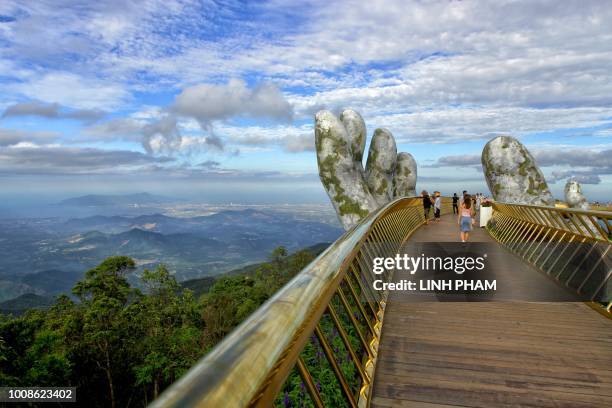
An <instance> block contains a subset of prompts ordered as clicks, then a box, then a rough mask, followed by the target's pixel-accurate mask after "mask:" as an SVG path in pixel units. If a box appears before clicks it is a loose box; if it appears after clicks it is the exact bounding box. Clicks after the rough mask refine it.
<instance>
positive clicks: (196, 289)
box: [181, 242, 330, 296]
mask: <svg viewBox="0 0 612 408" xmlns="http://www.w3.org/2000/svg"><path fill="white" fill-rule="evenodd" d="M329 245H330V244H329V243H326V242H322V243H319V244H315V245H312V246H309V247H308V248H304V249H305V250H307V251H310V252H311V253H312V254H313V255H315V256H317V255H319V254H320V253H321V252H323V251H325V249H327V247H328V246H329ZM294 255H295V254H291V255H289V257H288V260H289V262H291V259H292V257H293V256H294ZM264 264H265V262H260V263H255V264H251V265H247V266H243V267H242V268H237V269H233V270H231V271H229V272H226V273H224V274H221V275H217V276H206V277H204V278H198V279H189V280H186V281H183V282H181V286H182V287H183V288H185V289H190V290H192V291H193V293H194V294H195V295H196V296H200V295H202V294H204V293H206V292H208V291H209V290H210V288H211V287H212V286H213V285H214V284H215V282H216V281H217V279H219V278H220V277H222V276H227V275H249V274H254V273H255V271H257V269H259V267H260V266H262V265H264Z"/></svg>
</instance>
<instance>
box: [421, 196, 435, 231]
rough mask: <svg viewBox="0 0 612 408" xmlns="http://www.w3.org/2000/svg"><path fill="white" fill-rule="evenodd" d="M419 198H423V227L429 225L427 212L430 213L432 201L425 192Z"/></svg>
mask: <svg viewBox="0 0 612 408" xmlns="http://www.w3.org/2000/svg"><path fill="white" fill-rule="evenodd" d="M421 197H423V214H425V225H428V224H429V212H430V211H431V205H432V204H433V201H432V200H431V197H430V196H429V193H428V192H427V191H425V190H423V191H422V192H421Z"/></svg>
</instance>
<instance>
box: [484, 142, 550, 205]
mask: <svg viewBox="0 0 612 408" xmlns="http://www.w3.org/2000/svg"><path fill="white" fill-rule="evenodd" d="M481 159H482V168H483V170H484V173H485V178H486V180H487V184H488V186H489V190H491V193H492V194H493V198H494V199H495V200H496V201H501V202H506V203H515V204H532V205H544V206H554V205H555V200H554V198H553V196H552V194H551V193H550V190H549V189H548V184H546V180H545V179H544V175H543V174H542V172H541V171H540V169H539V168H538V166H537V165H536V163H535V160H534V158H533V156H532V155H531V154H530V153H529V151H528V150H527V148H526V147H525V146H523V144H522V143H521V142H519V141H518V140H516V139H515V138H513V137H511V136H498V137H496V138H494V139H492V140H490V141H489V142H488V143H487V144H486V145H485V147H484V149H483V151H482V158H481Z"/></svg>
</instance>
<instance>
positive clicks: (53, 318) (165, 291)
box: [0, 247, 320, 407]
mask: <svg viewBox="0 0 612 408" xmlns="http://www.w3.org/2000/svg"><path fill="white" fill-rule="evenodd" d="M319 248H320V247H318V248H317V250H318V249H319ZM315 256H316V254H315V253H314V252H313V250H310V249H306V250H302V251H298V252H296V253H294V254H292V255H288V254H287V251H286V249H285V248H284V247H278V248H276V249H275V250H274V251H273V253H272V254H271V256H270V259H269V262H265V263H262V264H259V265H258V266H257V267H256V268H254V269H253V268H251V269H247V270H245V272H244V273H238V274H236V275H227V276H224V277H221V278H219V279H218V280H216V281H215V282H214V283H213V284H212V286H210V288H209V290H208V291H206V292H205V293H204V294H202V295H201V296H199V297H196V296H195V295H194V293H193V291H192V290H190V289H186V288H184V287H182V286H181V285H179V284H178V283H177V281H176V280H175V278H174V277H173V276H172V275H171V274H170V273H169V272H168V270H167V269H166V267H164V266H163V265H162V266H159V267H158V268H157V269H155V270H146V271H145V272H144V273H143V275H142V283H143V287H144V288H145V289H144V290H140V289H136V288H133V287H131V286H130V284H129V282H128V280H127V275H128V274H129V273H130V272H131V271H133V270H134V269H135V267H136V265H135V262H134V260H132V259H131V258H129V257H125V256H116V257H111V258H108V259H106V260H105V261H104V262H102V263H101V264H100V265H98V266H97V267H95V268H93V269H91V270H89V271H87V272H86V274H85V276H84V277H83V279H82V280H80V281H79V282H78V283H77V284H76V285H75V286H74V288H73V289H72V293H73V295H74V299H73V298H70V297H68V296H64V295H62V296H60V297H58V298H57V299H56V301H55V303H54V304H53V305H52V306H51V307H50V308H49V309H47V310H30V311H28V312H27V313H25V314H24V315H22V316H19V317H12V316H8V317H7V316H4V317H0V319H1V320H0V383H1V384H2V385H8V386H34V385H36V386H76V387H77V400H78V402H79V405H81V406H110V407H128V406H131V407H140V406H146V405H147V404H148V403H149V402H151V401H152V399H154V398H155V397H156V396H157V395H158V394H159V393H160V392H161V391H162V390H163V389H164V388H165V387H167V386H168V385H169V384H171V383H172V382H173V381H175V380H176V379H177V378H179V377H180V376H181V375H182V374H183V373H185V372H186V371H187V370H188V369H189V367H191V366H192V365H193V364H194V363H195V362H196V361H197V360H198V359H199V358H200V357H202V356H203V355H204V354H206V352H207V351H208V350H209V349H210V348H212V347H213V346H214V345H215V344H216V343H217V342H219V341H220V340H221V339H222V338H223V337H224V336H225V335H226V334H228V333H229V332H230V331H231V330H232V329H233V328H234V327H235V326H236V325H238V324H239V323H240V322H241V321H242V320H243V319H244V318H245V317H247V316H248V315H249V314H250V313H251V312H253V311H254V310H255V309H256V308H257V307H258V306H259V305H260V304H262V303H263V302H264V301H265V300H266V299H268V298H269V297H270V296H271V295H272V294H273V293H274V292H276V291H277V290H278V289H279V288H280V287H282V286H283V285H284V284H285V283H286V282H287V281H288V280H289V279H291V277H293V276H294V275H295V274H296V273H297V272H298V271H300V270H301V269H302V268H303V267H305V266H306V265H307V264H308V263H309V262H310V261H311V260H312V259H314V257H315Z"/></svg>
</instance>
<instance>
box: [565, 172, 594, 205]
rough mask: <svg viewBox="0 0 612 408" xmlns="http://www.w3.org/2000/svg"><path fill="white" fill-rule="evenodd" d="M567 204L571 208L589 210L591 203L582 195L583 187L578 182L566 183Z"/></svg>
mask: <svg viewBox="0 0 612 408" xmlns="http://www.w3.org/2000/svg"><path fill="white" fill-rule="evenodd" d="M565 202H566V203H567V205H568V206H569V207H570V208H577V209H580V210H588V209H589V208H590V205H589V202H588V201H587V199H586V197H585V196H584V195H583V194H582V186H580V183H578V182H577V181H576V180H573V179H569V180H567V183H565Z"/></svg>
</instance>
